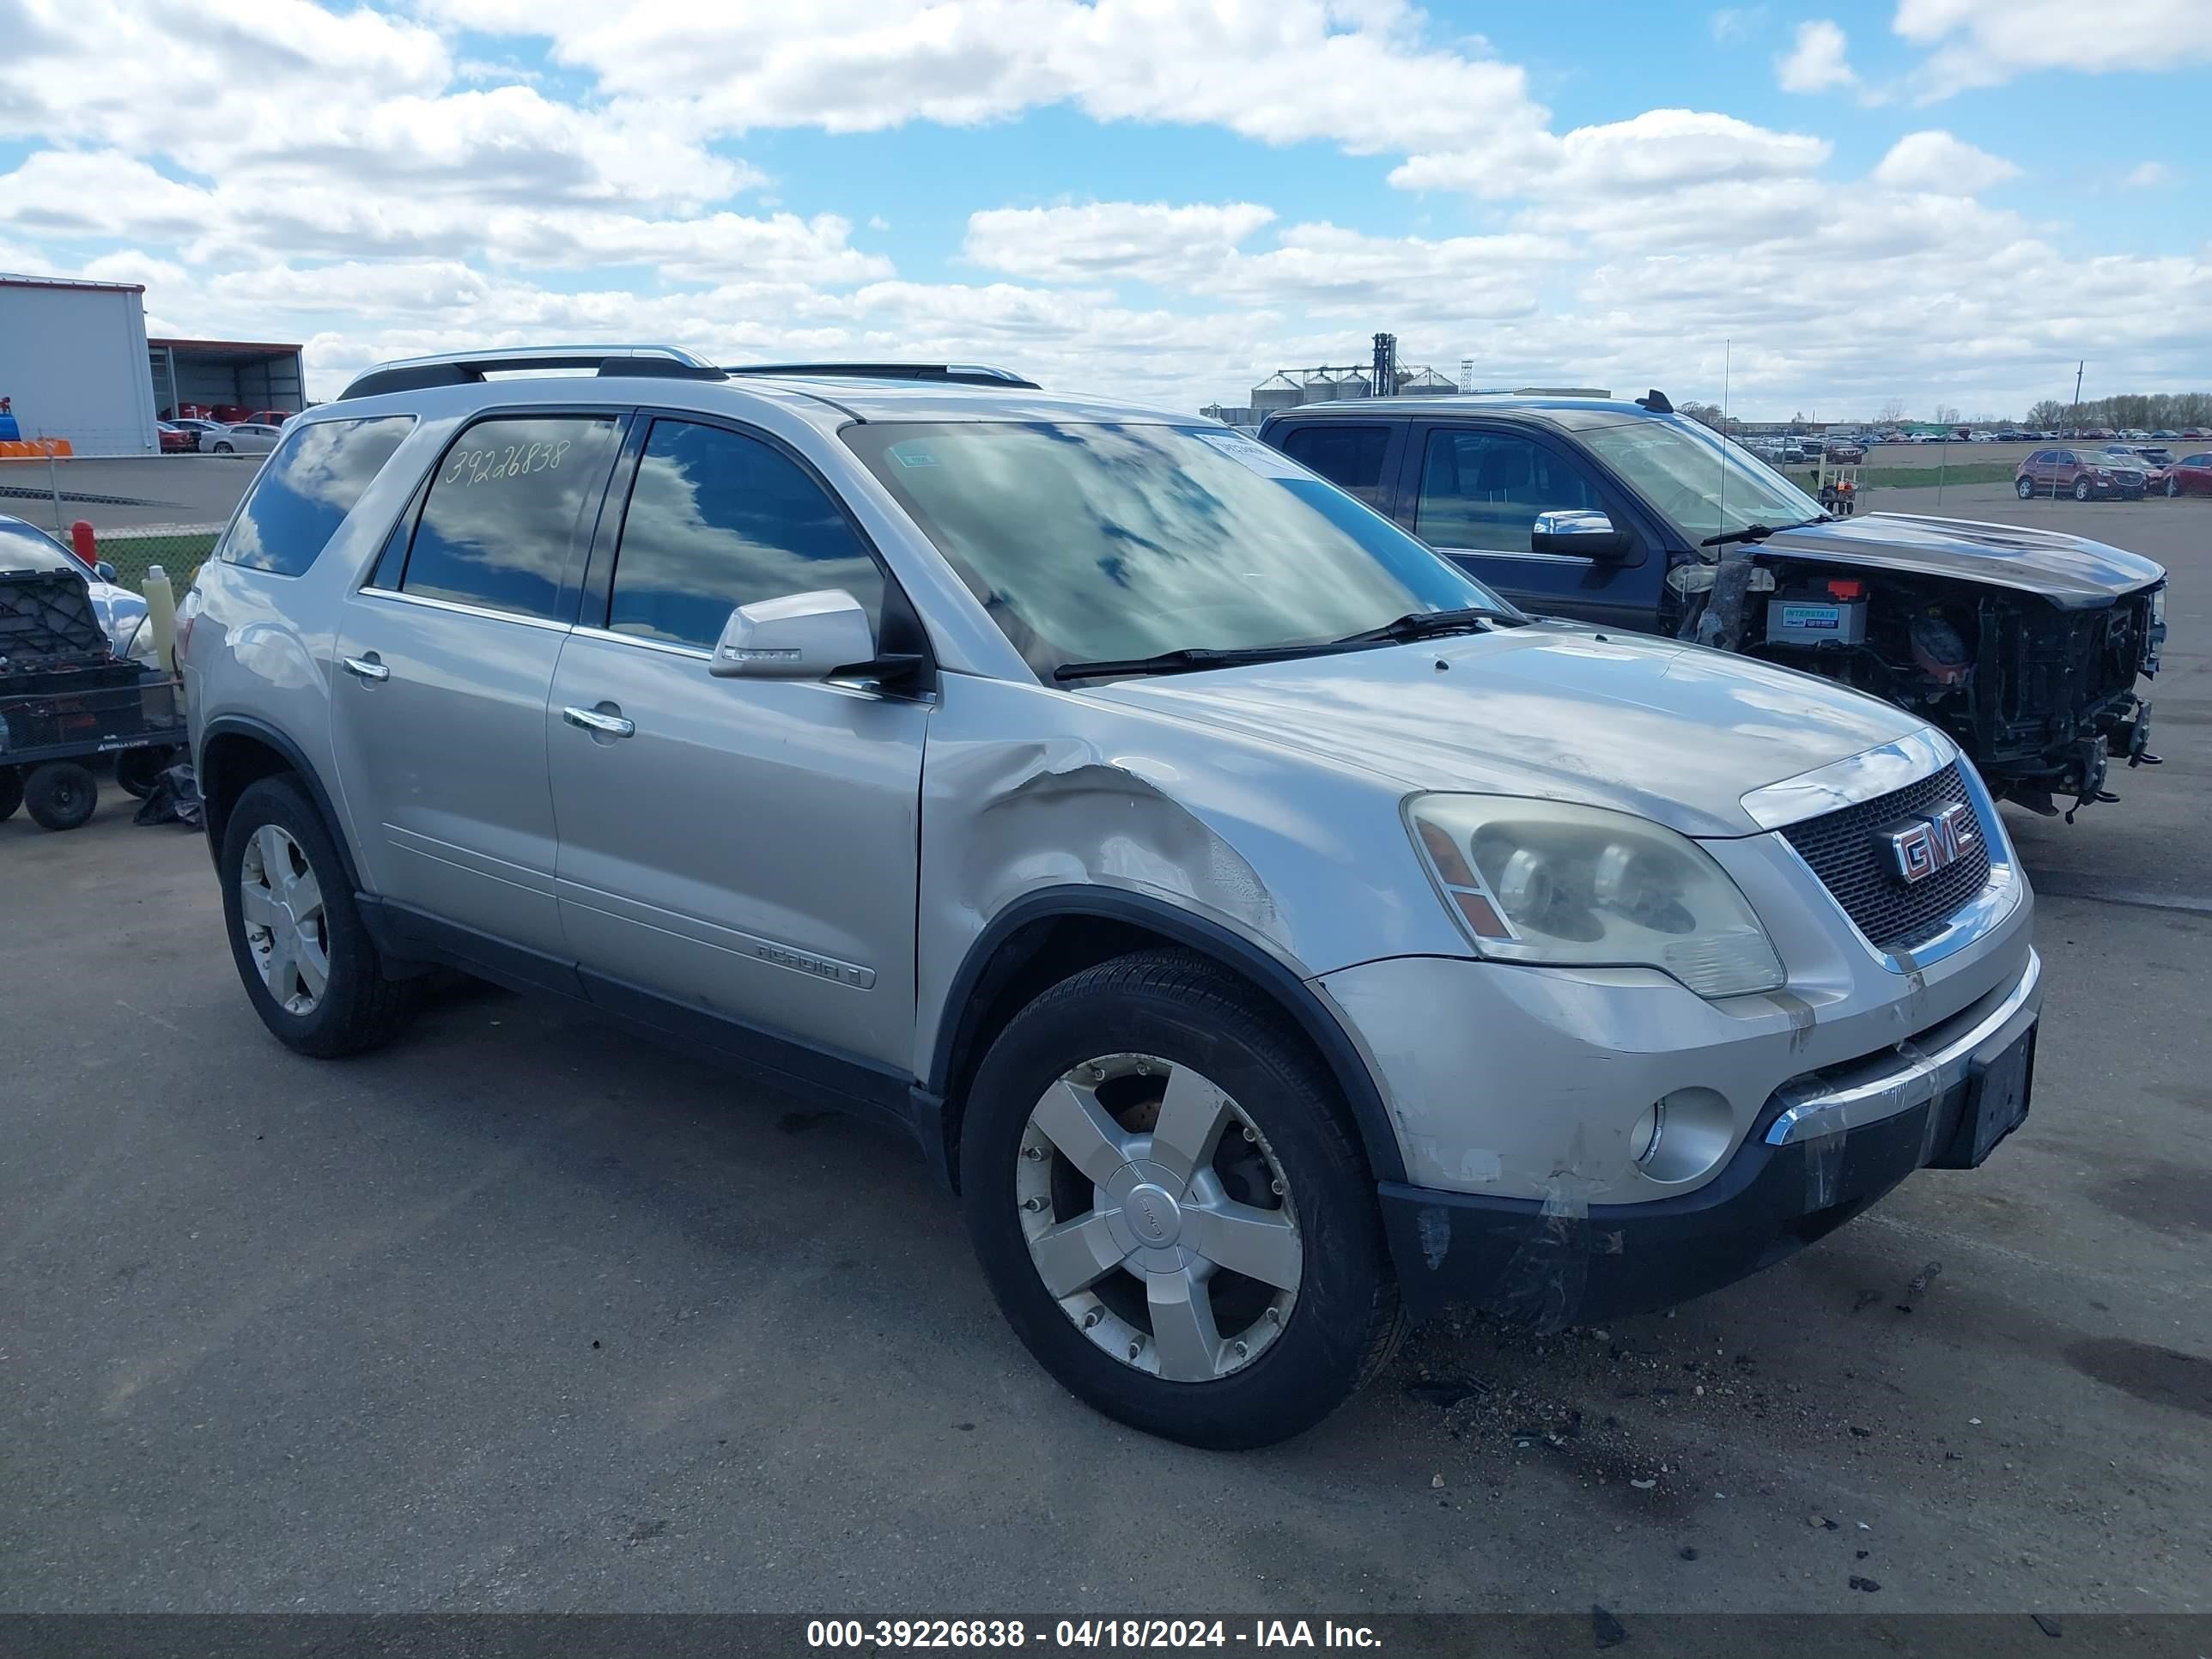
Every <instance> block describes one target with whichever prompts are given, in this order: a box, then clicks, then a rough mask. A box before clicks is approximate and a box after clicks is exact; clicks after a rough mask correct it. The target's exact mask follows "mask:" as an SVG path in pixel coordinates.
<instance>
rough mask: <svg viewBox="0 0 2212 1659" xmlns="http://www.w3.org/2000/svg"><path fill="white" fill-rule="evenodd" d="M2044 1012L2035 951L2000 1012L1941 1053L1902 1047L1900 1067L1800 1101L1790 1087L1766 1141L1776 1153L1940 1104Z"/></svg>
mask: <svg viewBox="0 0 2212 1659" xmlns="http://www.w3.org/2000/svg"><path fill="white" fill-rule="evenodd" d="M2042 1008H2043V958H2042V957H2039V956H2038V955H2037V954H2036V953H2035V952H2034V951H2033V950H2031V951H2028V953H2027V967H2025V968H2023V969H2021V975H2020V977H2019V979H2017V980H2016V981H2014V983H2013V986H2012V988H2011V989H2010V990H2009V991H2008V992H2007V993H2006V994H2004V995H2003V997H2002V998H2001V999H2000V1000H1998V1002H1997V1004H1996V1006H1995V1007H1993V1008H1991V1009H1990V1011H1989V1012H1987V1013H1985V1014H1984V1015H1983V1016H1982V1017H1981V1018H1979V1019H1978V1020H1976V1021H1975V1022H1974V1023H1973V1024H1972V1026H1970V1027H1968V1028H1967V1029H1966V1030H1964V1031H1962V1032H1960V1033H1959V1034H1958V1035H1957V1036H1953V1037H1951V1038H1950V1039H1948V1041H1947V1042H1944V1043H1943V1044H1942V1046H1941V1047H1940V1048H1934V1049H1929V1050H1923V1049H1919V1048H1915V1047H1914V1046H1913V1045H1912V1044H1911V1043H1909V1042H1908V1043H1905V1044H1902V1045H1900V1046H1899V1050H1898V1058H1899V1060H1900V1061H1901V1062H1902V1063H1901V1064H1899V1065H1898V1066H1894V1067H1893V1068H1891V1069H1889V1070H1887V1071H1885V1072H1881V1073H1877V1074H1876V1075H1875V1076H1873V1077H1870V1078H1861V1079H1858V1080H1857V1081H1844V1082H1838V1084H1837V1085H1835V1086H1833V1087H1832V1088H1819V1087H1817V1086H1816V1087H1815V1088H1814V1089H1813V1090H1811V1091H1807V1092H1804V1093H1802V1094H1798V1093H1794V1092H1793V1091H1790V1089H1789V1088H1788V1087H1787V1086H1786V1085H1785V1087H1784V1090H1783V1091H1782V1093H1783V1098H1784V1099H1785V1100H1788V1101H1789V1102H1790V1104H1789V1105H1788V1106H1787V1107H1786V1108H1785V1109H1784V1111H1783V1112H1782V1115H1780V1116H1778V1117H1777V1118H1776V1119H1775V1120H1774V1121H1773V1123H1772V1124H1771V1125H1770V1126H1768V1128H1767V1131H1766V1133H1765V1136H1763V1137H1762V1139H1765V1142H1766V1144H1767V1145H1768V1146H1790V1145H1792V1144H1793V1143H1795V1142H1797V1141H1802V1140H1813V1139H1819V1138H1820V1137H1821V1136H1824V1135H1830V1134H1835V1133H1840V1132H1842V1131H1844V1130H1846V1129H1857V1128H1862V1127H1864V1126H1866V1125H1867V1124H1869V1123H1879V1122H1881V1121H1883V1120H1884V1119H1885V1118H1892V1117H1895V1116H1897V1115H1899V1113H1901V1112H1909V1111H1911V1109H1913V1108H1914V1107H1916V1106H1919V1105H1922V1104H1923V1103H1926V1102H1929V1101H1932V1100H1937V1099H1941V1098H1942V1097H1943V1096H1944V1095H1946V1094H1948V1093H1949V1092H1950V1091H1952V1090H1953V1089H1955V1088H1957V1087H1958V1086H1959V1085H1960V1084H1961V1083H1963V1082H1965V1081H1966V1077H1967V1075H1968V1073H1970V1072H1971V1071H1972V1068H1973V1064H1974V1061H1975V1060H1976V1058H1977V1057H1978V1056H1979V1055H1981V1054H1983V1051H1984V1050H1992V1051H1994V1053H1992V1054H1991V1055H1990V1057H1991V1058H1994V1057H1995V1054H2001V1053H2002V1052H2003V1051H2004V1050H2005V1049H2006V1048H2009V1047H2010V1046H2011V1045H2012V1044H2013V1043H2014V1042H2017V1041H2018V1040H2019V1039H2020V1037H2021V1034H2022V1033H2023V1032H2025V1031H2026V1030H2027V1029H2028V1028H2029V1027H2030V1026H2032V1025H2033V1024H2035V1022H2036V1019H2037V1018H2038V1016H2039V1014H2040V1013H2041V1012H2042Z"/></svg>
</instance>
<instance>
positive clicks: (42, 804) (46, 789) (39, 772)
mask: <svg viewBox="0 0 2212 1659" xmlns="http://www.w3.org/2000/svg"><path fill="white" fill-rule="evenodd" d="M23 805H25V806H26V807H27V808H28V809H29V811H30V814H31V821H32V822H33V823H35V824H37V825H38V826H39V828H40V829H80V828H82V826H83V825H84V823H86V822H87V821H88V820H89V819H90V818H91V817H92V815H93V813H94V811H97V810H98V809H99V806H100V784H99V781H97V780H96V779H94V776H93V775H92V770H91V769H90V768H89V767H84V766H80V765H78V764H77V763H76V762H75V761H48V762H47V763H46V764H45V765H43V766H34V767H33V768H32V769H31V775H30V776H29V777H28V778H27V779H25V780H24V782H23Z"/></svg>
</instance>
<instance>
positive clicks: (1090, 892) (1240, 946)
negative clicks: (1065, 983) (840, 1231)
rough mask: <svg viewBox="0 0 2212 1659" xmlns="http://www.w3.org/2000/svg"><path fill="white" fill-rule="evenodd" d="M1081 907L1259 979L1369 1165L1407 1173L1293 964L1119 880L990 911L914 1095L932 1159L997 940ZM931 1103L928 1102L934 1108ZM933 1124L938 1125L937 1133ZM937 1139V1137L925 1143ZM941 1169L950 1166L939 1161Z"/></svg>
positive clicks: (1344, 1041)
mask: <svg viewBox="0 0 2212 1659" xmlns="http://www.w3.org/2000/svg"><path fill="white" fill-rule="evenodd" d="M1078 916H1081V917H1095V918H1097V919H1099V920H1102V921H1119V922H1126V923H1128V924H1130V925H1131V926H1133V927H1142V928H1145V929H1146V930H1147V931H1148V932H1151V933H1158V934H1159V935H1160V936H1161V937H1163V938H1164V939H1170V940H1172V941H1174V942H1175V943H1176V944H1177V945H1182V946H1184V947H1186V948H1187V949H1189V950H1192V951H1196V952H1198V953H1199V954H1200V956H1204V957H1211V958H1212V960H1214V961H1216V962H1218V963H1221V964H1222V965H1223V966H1225V967H1227V968H1231V969H1235V970H1236V971H1237V973H1240V974H1242V975H1243V976H1244V977H1245V978H1247V979H1249V980H1250V981H1252V982H1253V983H1254V984H1255V985H1256V986H1258V987H1260V989H1261V990H1262V991H1263V992H1265V993H1266V994H1267V995H1268V996H1269V997H1271V998H1273V1000H1274V1001H1275V1003H1276V1004H1277V1005H1278V1006H1279V1007H1280V1008H1281V1009H1282V1010H1283V1012H1285V1014H1287V1015H1289V1016H1290V1018H1291V1021H1292V1022H1293V1023H1294V1024H1296V1025H1297V1027H1298V1029H1299V1030H1301V1031H1302V1032H1304V1035H1305V1036H1306V1038H1307V1040H1308V1041H1309V1042H1311V1043H1312V1044H1313V1045H1314V1047H1315V1048H1316V1049H1318V1050H1319V1051H1320V1053H1321V1057H1322V1063H1323V1064H1324V1065H1326V1066H1328V1068H1329V1071H1330V1073H1332V1074H1333V1075H1334V1078H1335V1079H1336V1083H1337V1086H1338V1087H1339V1088H1340V1090H1341V1091H1343V1094H1344V1098H1345V1102H1346V1104H1347V1105H1348V1106H1350V1108H1351V1109H1352V1123H1353V1127H1356V1128H1357V1129H1358V1132H1359V1139H1360V1144H1361V1146H1363V1147H1364V1150H1365V1151H1366V1153H1367V1162H1368V1166H1369V1168H1370V1169H1371V1170H1373V1171H1374V1173H1375V1178H1376V1180H1377V1181H1397V1182H1402V1181H1404V1180H1405V1179H1406V1161H1405V1155H1404V1153H1403V1152H1401V1150H1400V1149H1399V1146H1398V1135H1397V1131H1396V1130H1395V1128H1394V1127H1393V1126H1392V1124H1391V1121H1390V1113H1389V1108H1388V1107H1387V1106H1386V1105H1385V1104H1384V1103H1383V1093H1382V1091H1381V1089H1380V1088H1378V1087H1377V1086H1376V1081H1375V1077H1374V1073H1372V1072H1370V1070H1369V1069H1368V1066H1367V1062H1366V1060H1364V1058H1363V1057H1362V1055H1361V1054H1360V1051H1359V1048H1358V1045H1357V1044H1356V1043H1354V1042H1353V1041H1352V1036H1351V1034H1350V1033H1349V1032H1348V1031H1346V1030H1345V1028H1344V1024H1343V1022H1342V1021H1341V1020H1340V1019H1339V1018H1338V1017H1337V1016H1336V1014H1335V1013H1334V1012H1332V1011H1331V1010H1330V1008H1329V1007H1328V1004H1327V1003H1326V1002H1325V1001H1324V1000H1322V998H1321V997H1320V996H1319V995H1318V994H1316V992H1315V990H1314V988H1313V987H1311V986H1310V985H1308V984H1307V983H1306V982H1305V981H1304V979H1302V978H1300V977H1299V976H1298V975H1297V972H1296V971H1295V970H1294V969H1291V967H1289V966H1288V965H1287V964H1285V963H1284V962H1283V961H1282V959H1281V958H1280V957H1276V956H1274V955H1273V954H1271V953H1270V952H1269V951H1266V950H1265V949H1263V948H1262V947H1261V946H1260V945H1255V943H1253V942H1252V941H1251V940H1250V939H1247V938H1245V937H1244V936H1243V934H1241V933H1237V932H1235V931H1233V930H1232V929H1231V928H1228V927H1223V926H1222V925H1221V924H1220V923H1218V922H1217V921H1212V920H1210V919H1208V918H1207V917H1205V916H1200V915H1194V914H1192V913H1191V912H1190V911H1188V910H1183V909H1178V908H1176V906H1175V905H1173V904H1171V903H1169V902H1167V901H1165V900H1164V899H1157V898H1152V897H1149V896H1146V895H1144V894H1141V893H1133V892H1129V891H1127V890H1125V889H1122V888H1118V887H1100V886H1091V885H1082V884H1077V885H1069V886H1060V887H1048V888H1042V889H1040V890H1037V891H1036V892H1033V893H1027V894H1024V896H1022V897H1020V898H1018V899H1017V900H1015V901H1014V902H1012V903H1011V904H1009V905H1007V906H1006V908H1004V909H1002V910H1000V912H999V913H998V914H997V915H994V916H993V917H992V918H991V920H990V921H989V923H988V924H987V926H986V927H984V929H983V931H982V932H981V933H979V934H978V935H976V938H975V942H974V943H973V944H971V945H969V947H968V953H967V955H966V956H965V957H963V958H962V960H961V963H960V968H959V970H958V971H957V973H955V974H954V975H953V976H952V982H951V985H950V986H949V987H947V988H946V991H945V1005H944V1008H943V1010H942V1012H940V1013H939V1018H938V1024H937V1041H936V1043H935V1046H934V1047H933V1049H932V1051H931V1055H930V1065H929V1075H928V1079H927V1085H926V1088H925V1089H924V1090H922V1091H917V1093H918V1094H919V1095H920V1096H921V1098H920V1099H918V1100H917V1101H916V1103H915V1107H916V1116H917V1124H916V1128H917V1133H921V1135H922V1137H923V1140H924V1148H925V1151H927V1152H930V1153H931V1154H932V1155H933V1156H932V1161H933V1163H939V1159H940V1158H942V1156H943V1152H942V1151H941V1150H940V1149H943V1148H944V1146H945V1143H944V1139H943V1135H942V1133H941V1131H942V1122H941V1117H942V1114H943V1113H944V1112H945V1110H946V1109H947V1108H946V1103H945V1094H946V1091H948V1090H949V1089H950V1088H951V1084H952V1078H953V1073H954V1068H955V1066H957V1064H958V1063H959V1062H960V1061H961V1060H963V1058H964V1057H965V1055H966V1052H967V1049H968V1048H969V1046H970V1045H971V1044H972V1042H973V1040H974V1036H975V1029H976V1027H977V1024H979V1022H980V1021H981V1018H982V1015H983V1012H984V1009H983V1007H982V1006H981V1000H980V999H978V998H977V997H976V995H975V990H976V987H977V986H978V985H980V984H981V982H982V980H983V976H984V975H985V973H986V972H987V971H988V969H989V968H990V965H991V963H992V962H993V960H994V958H995V957H997V955H998V953H999V951H1000V948H1001V947H1003V946H1004V945H1006V942H1007V941H1008V940H1009V939H1012V938H1013V937H1014V935H1015V934H1016V933H1019V932H1020V931H1021V930H1022V929H1023V928H1024V927H1030V926H1032V925H1034V924H1035V923H1037V922H1040V921H1054V920H1058V919H1060V918H1063V917H1078ZM931 1107H933V1108H934V1110H931V1109H930V1108H931ZM932 1117H935V1118H938V1119H939V1122H937V1123H936V1124H934V1125H933V1124H931V1123H929V1122H928V1121H927V1119H929V1118H932ZM933 1128H934V1129H935V1130H936V1131H937V1133H935V1134H934V1135H933V1133H932V1130H933ZM932 1139H934V1140H935V1142H936V1145H935V1146H931V1145H930V1142H931V1140H932ZM939 1172H940V1174H943V1175H949V1174H950V1170H948V1169H945V1167H944V1166H943V1165H942V1164H939Z"/></svg>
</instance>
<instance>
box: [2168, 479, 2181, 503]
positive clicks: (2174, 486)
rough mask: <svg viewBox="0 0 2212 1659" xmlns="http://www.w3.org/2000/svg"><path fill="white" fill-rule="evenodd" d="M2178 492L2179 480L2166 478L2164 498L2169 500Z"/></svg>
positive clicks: (2179, 487)
mask: <svg viewBox="0 0 2212 1659" xmlns="http://www.w3.org/2000/svg"><path fill="white" fill-rule="evenodd" d="M2179 494H2181V480H2180V479H2179V478H2168V479H2167V480H2166V500H2168V501H2172V499H2173V498H2174V497H2175V496H2177V495H2179Z"/></svg>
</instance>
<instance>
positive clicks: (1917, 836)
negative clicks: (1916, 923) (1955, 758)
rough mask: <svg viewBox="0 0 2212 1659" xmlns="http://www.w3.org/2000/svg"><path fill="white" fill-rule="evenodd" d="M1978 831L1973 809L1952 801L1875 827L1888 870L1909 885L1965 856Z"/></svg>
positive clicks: (1878, 852) (1962, 802)
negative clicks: (1898, 821) (1897, 821)
mask: <svg viewBox="0 0 2212 1659" xmlns="http://www.w3.org/2000/svg"><path fill="white" fill-rule="evenodd" d="M1975 834H1976V830H1975V827H1974V809H1973V808H1972V807H1971V806H1969V805H1966V802H1964V801H1962V800H1961V801H1953V802H1952V803H1951V804H1950V805H1948V806H1946V807H1944V808H1942V810H1941V811H1936V812H1928V813H1923V814H1921V815H1919V816H1917V817H1911V818H1907V819H1905V821H1904V822H1903V823H1893V824H1889V825H1887V826H1885V827H1884V828H1882V829H1877V830H1875V832H1874V844H1875V852H1876V853H1877V854H1880V855H1881V859H1882V861H1883V863H1884V864H1885V865H1886V866H1887V868H1888V870H1889V873H1890V874H1891V875H1893V876H1894V877H1896V878H1898V880H1899V881H1901V882H1903V883H1904V884H1905V885H1906V886H1908V887H1909V886H1911V884H1913V883H1914V882H1916V881H1924V880H1926V879H1927V878H1929V876H1932V875H1934V874H1935V873H1936V872H1937V871H1938V870H1942V869H1944V868H1947V867H1948V866H1951V865H1954V864H1956V863H1957V862H1958V861H1959V860H1960V859H1962V858H1964V857H1966V854H1967V853H1969V852H1970V851H1972V848H1973V845H1974V836H1975Z"/></svg>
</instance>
